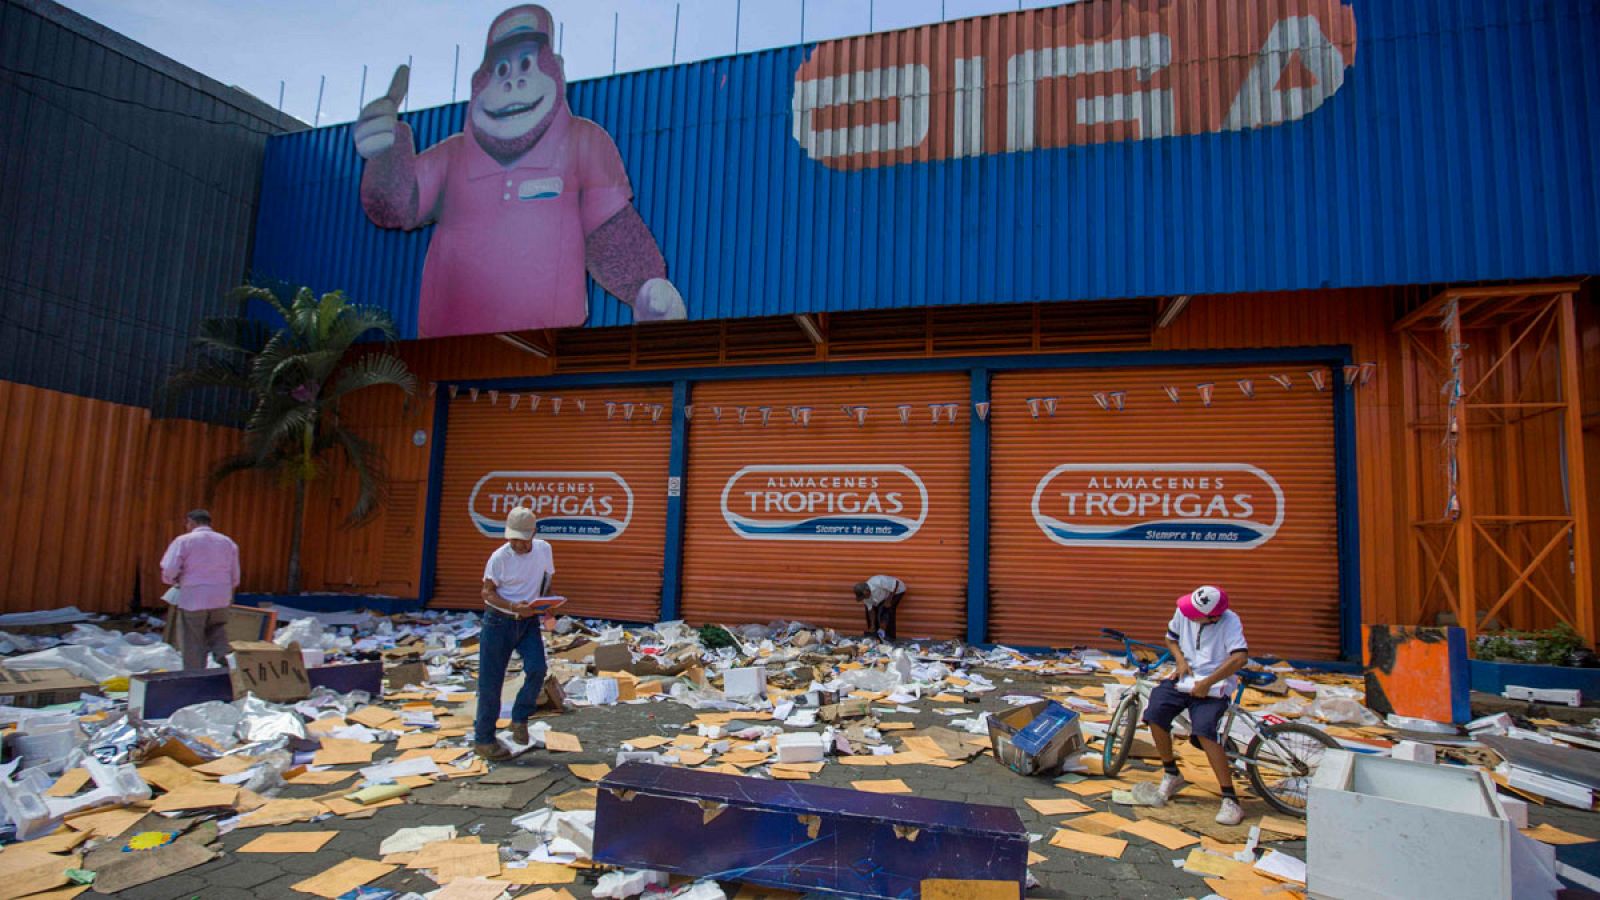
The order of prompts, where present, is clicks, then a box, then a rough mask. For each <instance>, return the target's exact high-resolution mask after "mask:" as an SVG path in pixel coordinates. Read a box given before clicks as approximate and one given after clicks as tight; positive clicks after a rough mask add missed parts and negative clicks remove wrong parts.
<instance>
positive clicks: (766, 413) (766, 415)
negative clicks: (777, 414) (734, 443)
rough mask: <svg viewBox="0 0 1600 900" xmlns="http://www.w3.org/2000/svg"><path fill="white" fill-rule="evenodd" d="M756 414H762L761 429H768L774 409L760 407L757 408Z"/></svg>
mask: <svg viewBox="0 0 1600 900" xmlns="http://www.w3.org/2000/svg"><path fill="white" fill-rule="evenodd" d="M756 412H758V413H761V427H762V428H765V427H767V423H768V422H770V421H772V407H770V406H758V407H756Z"/></svg>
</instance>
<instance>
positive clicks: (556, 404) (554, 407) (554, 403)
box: [550, 397, 561, 416]
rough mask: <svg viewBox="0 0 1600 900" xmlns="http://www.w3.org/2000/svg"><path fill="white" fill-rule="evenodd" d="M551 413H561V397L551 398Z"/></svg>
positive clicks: (555, 414)
mask: <svg viewBox="0 0 1600 900" xmlns="http://www.w3.org/2000/svg"><path fill="white" fill-rule="evenodd" d="M550 415H552V416H559V415H561V398H560V397H551V398H550Z"/></svg>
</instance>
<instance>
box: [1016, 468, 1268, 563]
mask: <svg viewBox="0 0 1600 900" xmlns="http://www.w3.org/2000/svg"><path fill="white" fill-rule="evenodd" d="M1283 516H1284V500H1283V489H1282V488H1281V487H1279V486H1278V482H1277V481H1276V480H1275V479H1274V478H1273V477H1272V476H1271V475H1269V474H1267V473H1266V472H1265V471H1263V470H1262V469H1258V468H1256V467H1255V466H1252V465H1246V464H1244V463H1116V464H1097V463H1084V464H1070V465H1062V466H1056V467H1055V468H1054V469H1051V470H1050V472H1049V473H1048V474H1047V475H1045V476H1044V477H1043V478H1041V479H1039V484H1038V486H1037V487H1036V488H1035V489H1034V492H1033V520H1034V522H1035V523H1037V524H1038V526H1039V528H1040V530H1041V531H1043V532H1044V533H1045V536H1046V537H1048V538H1050V540H1052V541H1054V542H1056V543H1057V544H1062V545H1065V546H1069V547H1173V548H1194V549H1207V550H1248V549H1250V548H1252V547H1259V546H1261V545H1262V544H1265V543H1266V542H1267V541H1270V540H1272V537H1273V535H1275V534H1277V533H1278V529H1279V528H1280V527H1282V526H1283Z"/></svg>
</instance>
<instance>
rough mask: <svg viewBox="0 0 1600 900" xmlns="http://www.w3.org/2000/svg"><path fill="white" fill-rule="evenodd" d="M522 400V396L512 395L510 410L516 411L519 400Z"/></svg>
mask: <svg viewBox="0 0 1600 900" xmlns="http://www.w3.org/2000/svg"><path fill="white" fill-rule="evenodd" d="M521 399H522V395H521V394H512V395H511V405H510V408H511V409H516V408H517V401H519V400H521Z"/></svg>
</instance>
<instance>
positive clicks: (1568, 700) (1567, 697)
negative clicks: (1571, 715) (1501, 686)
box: [1501, 684, 1583, 706]
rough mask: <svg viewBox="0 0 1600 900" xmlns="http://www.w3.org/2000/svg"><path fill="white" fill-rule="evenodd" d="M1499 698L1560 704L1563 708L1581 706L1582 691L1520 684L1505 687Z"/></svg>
mask: <svg viewBox="0 0 1600 900" xmlns="http://www.w3.org/2000/svg"><path fill="white" fill-rule="evenodd" d="M1501 696H1503V697H1505V698H1506V699H1507V700H1531V701H1533V702H1534V703H1560V704H1563V705H1565V706H1582V705H1583V691H1581V690H1578V689H1577V688H1571V689H1568V688H1536V687H1523V686H1522V685H1520V684H1508V685H1506V690H1505V693H1504V694H1502V695H1501Z"/></svg>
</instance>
